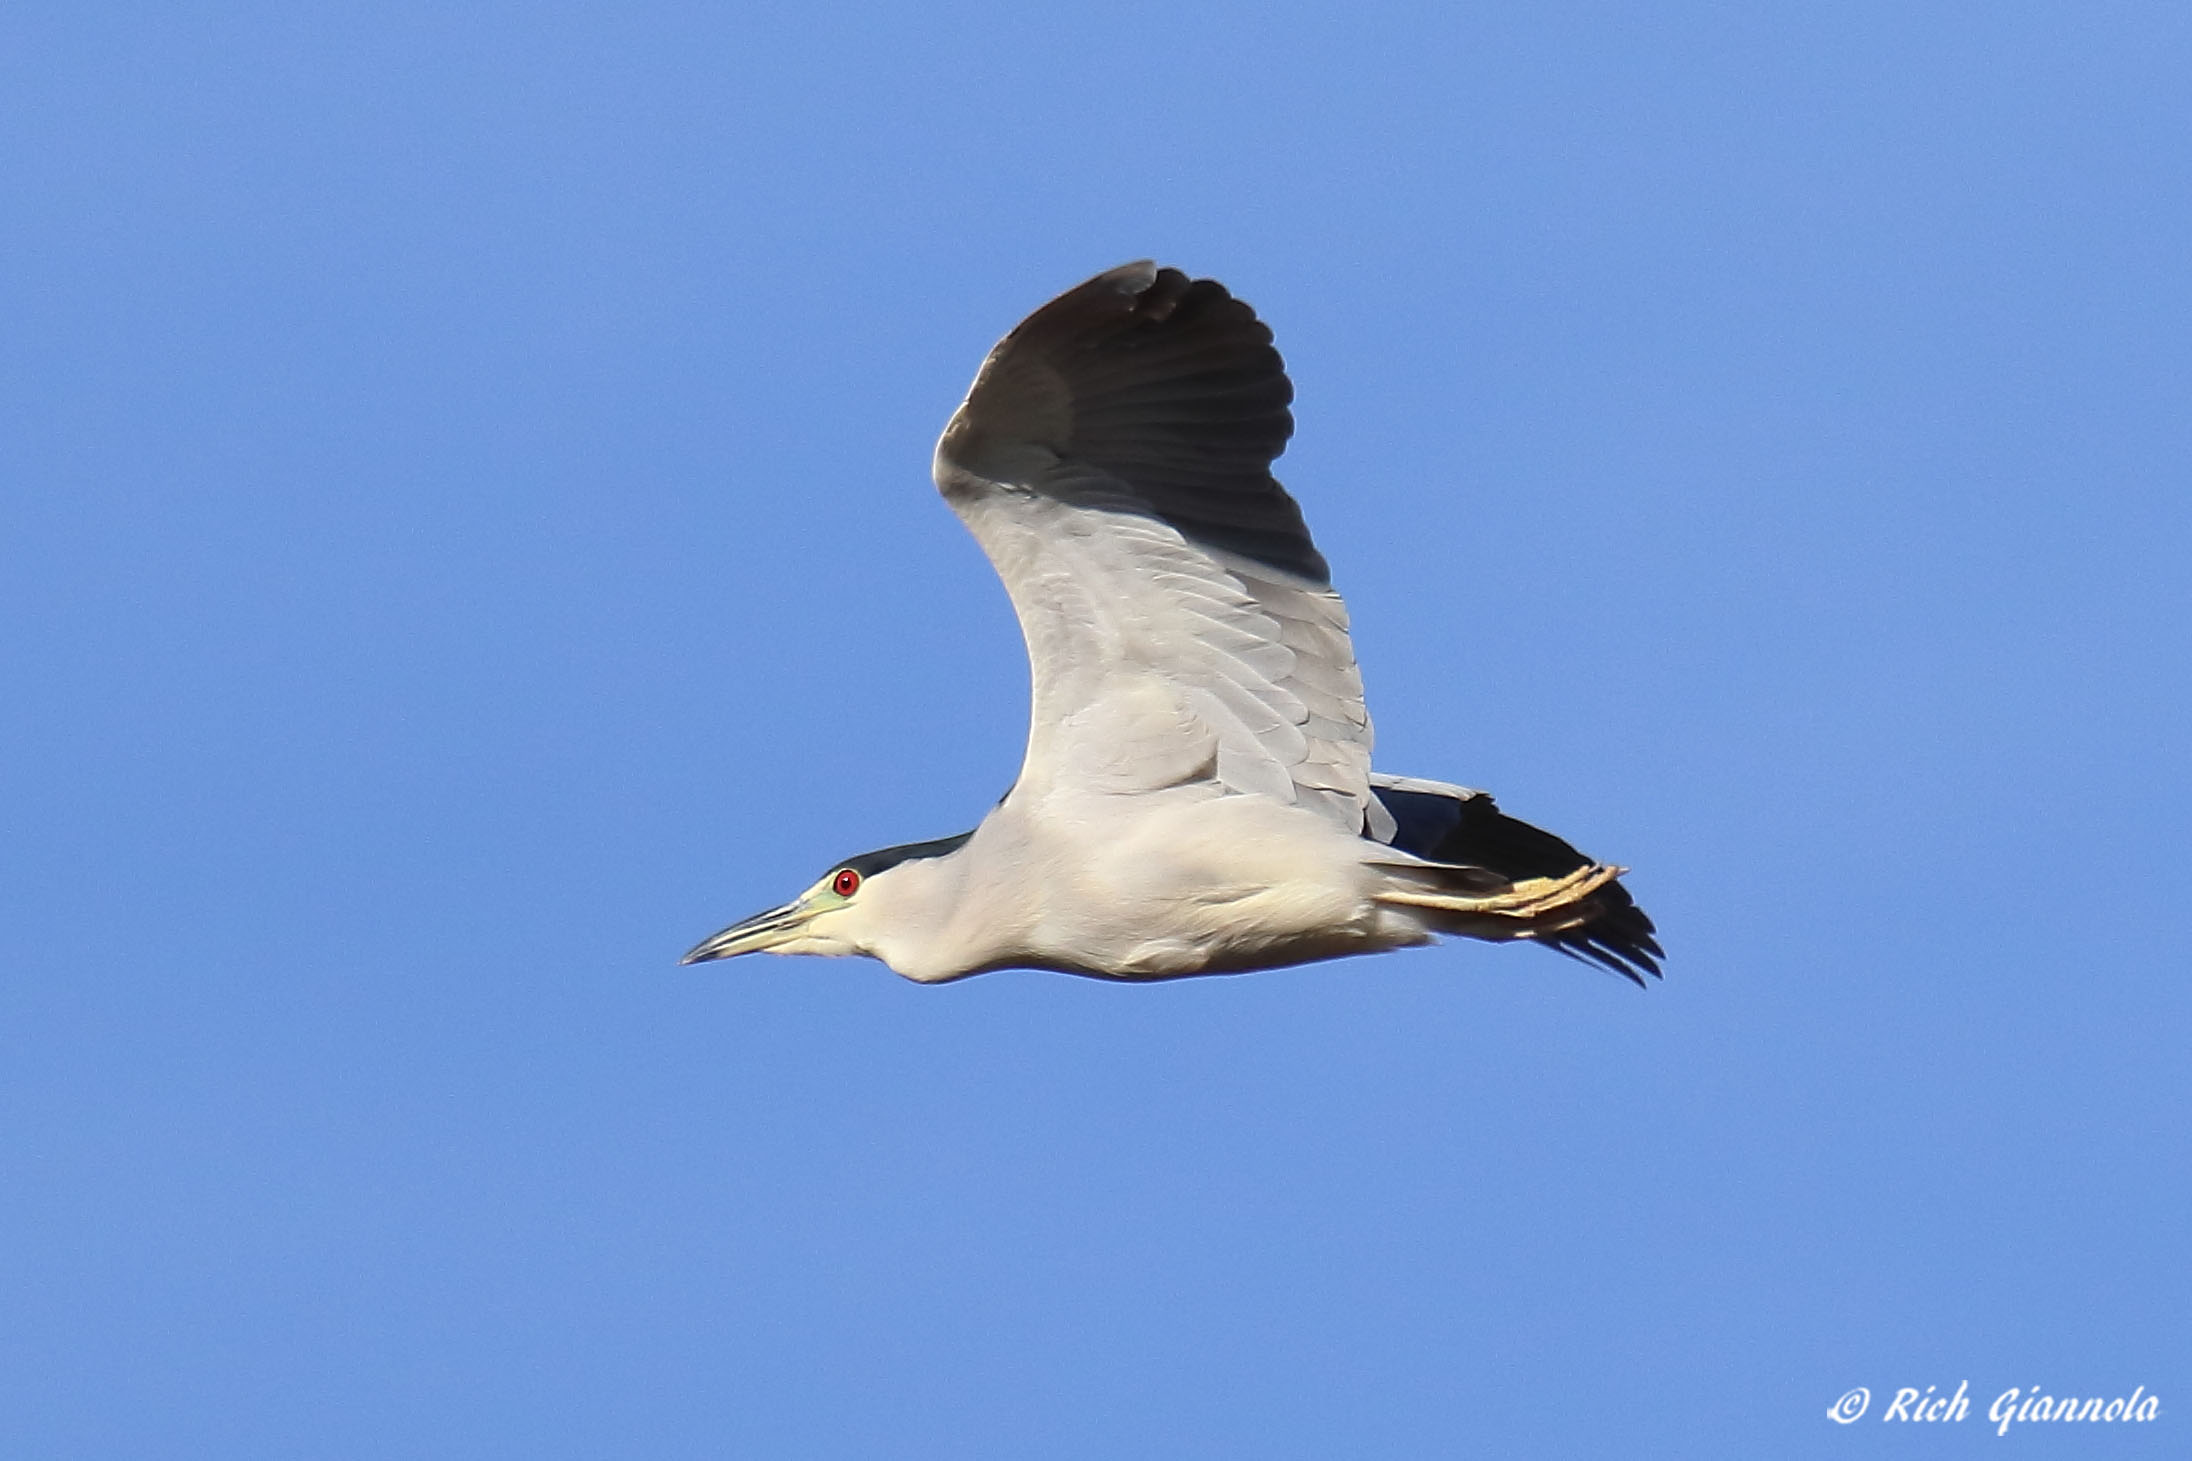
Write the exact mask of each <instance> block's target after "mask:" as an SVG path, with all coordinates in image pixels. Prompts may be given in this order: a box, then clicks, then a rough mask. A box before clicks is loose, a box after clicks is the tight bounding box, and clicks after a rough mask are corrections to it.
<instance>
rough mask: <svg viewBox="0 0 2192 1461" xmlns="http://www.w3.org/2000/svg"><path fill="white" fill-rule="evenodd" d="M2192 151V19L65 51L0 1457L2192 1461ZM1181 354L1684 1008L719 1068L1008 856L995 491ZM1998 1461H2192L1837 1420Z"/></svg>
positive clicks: (1049, 994) (1, 847)
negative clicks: (2040, 1398) (1913, 1398)
mask: <svg viewBox="0 0 2192 1461" xmlns="http://www.w3.org/2000/svg"><path fill="white" fill-rule="evenodd" d="M2188 78H2192V12H2188V11H2187V10H2186V9H2185V8H2184V7H2182V6H2180V5H2176V4H2109V3H2099V4H2090V5H2087V4H2078V5H2071V4H2053V5H2018V4H1968V5H1915V6H1914V5H1908V4H1877V5H1863V4H1856V5H1836V6H1826V7H1818V6H1803V7H1799V6H1793V5H1791V6H1772V5H1756V6H1747V5H1721V4H1714V5H1699V4H1671V5H1652V6H1611V5H1570V4H1529V5H1520V4H1515V5H1495V6H1432V5H1420V6H1396V5H1387V4H1378V3H1368V4H1351V5H1346V6H1329V7H1314V6H1270V5H1262V6H1247V5H1233V6H1224V5H1221V6H1208V7H1201V6H1183V5H1176V4H1167V5H1153V4H1127V5H1111V6H1106V7H1102V8H1088V7H1024V6H1012V5H1004V4H983V3H935V4H925V5H921V6H903V7H876V6H871V5H847V4H830V3H823V4H809V5H801V6H792V5H759V4H756V5H749V6H744V7H739V6H707V5H690V6H675V5H650V4H621V5H614V6H610V5H555V6H545V7H509V6H498V5H485V4H483V5H467V6H461V7H449V6H439V5H436V6H424V5H405V4H388V3H380V4H375V5H372V6H365V7H352V6H312V7H292V6H264V7H254V6H241V5H222V6H204V7H197V6H177V5H145V6H129V5H96V4H94V5H83V4H76V5H44V4H26V5H19V6H14V7H10V9H9V10H8V12H7V14H6V17H5V18H4V19H0V165H4V179H5V181H4V188H0V1451H4V1452H5V1453H6V1454H8V1455H14V1456H40V1457H76V1456H83V1457H108V1456H114V1457H121V1456H128V1457H153V1456H160V1457H165V1456H207V1457H223V1458H235V1457H260V1456H265V1457H300V1456H312V1457H379V1456H392V1455H449V1456H513V1457H520V1456H522V1457H529V1458H530V1457H564V1456H570V1457H582V1456H583V1457H600V1456H634V1457H671V1458H680V1457H719V1456H730V1455H742V1456H743V1455H752V1456H764V1455H776V1456H818V1457H819V1456H844V1457H865V1456H908V1457H916V1456H918V1457H927V1456H937V1457H947V1456H948V1457H965V1456H1056V1457H1120V1456H1243V1457H1331V1456H1434V1455H1461V1454H1482V1455H1504V1456H1524V1455H1547V1456H1609V1455H1621V1454H1627V1455H1653V1456H1680V1457H1693V1456H1706V1455H1728V1456H1814V1455H1816V1456H1835V1457H1840V1456H1851V1455H1875V1454H1877V1455H1888V1454H1893V1455H1899V1456H1911V1455H1977V1454H1982V1453H1984V1454H2006V1453H2004V1452H1995V1451H1989V1450H1986V1448H1988V1447H2001V1446H2011V1447H2014V1448H2015V1449H2017V1450H2018V1452H2019V1453H2020V1454H2022V1455H2027V1456H2029V1455H2056V1454H2061V1455H2073V1454H2076V1455H2083V1454H2092V1455H2105V1456H2110V1457H2128V1456H2156V1455H2165V1454H2169V1455H2180V1456H2181V1455H2185V1454H2192V1429H2188V1427H2192V1327H2188V1326H2192V1320H2188V1314H2192V1264H2188V1261H2187V1254H2188V1252H2192V1217H2188V1210H2192V1205H2188V1202H2187V1196H2188V1193H2192V1143H2188V1118H2187V1094H2188V1085H2192V1081H2188V1076H2187V1051H2188V1050H2192V980H2188V977H2187V976H2188V972H2192V971H2188V969H2187V953H2186V949H2187V936H2186V921H2187V916H2188V913H2192V906H2188V904H2192V899H2188V897H2187V893H2186V879H2187V869H2186V859H2187V856H2188V855H2192V854H2188V851H2187V842H2188V834H2192V792H2188V780H2187V773H2186V762H2187V755H2186V753H2187V750H2188V747H2192V733H2188V725H2187V721H2188V718H2192V717H2188V714H2187V712H2188V706H2192V673H2188V666H2192V654H2188V651H2187V643H2188V640H2192V631H2188V627H2187V625H2188V621H2192V571H2188V568H2187V561H2186V555H2187V549H2188V547H2192V506H2188V502H2192V493H2188V490H2187V484H2188V481H2192V368H2188V367H2192V308H2188V305H2192V80H2188ZM1143 256H1154V257H1157V258H1159V259H1161V260H1164V261H1166V262H1170V263H1175V264H1178V265H1180V266H1182V267H1185V268H1187V269H1189V270H1190V271H1193V272H1197V273H1203V274H1209V275H1212V276H1215V277H1217V278H1220V279H1222V280H1224V281H1225V282H1226V283H1227V284H1228V285H1229V286H1231V287H1232V288H1233V289H1235V290H1236V291H1237V292H1238V293H1239V294H1241V295H1242V296H1243V297H1244V298H1246V299H1248V300H1250V301H1252V302H1253V303H1254V304H1255V305H1256V306H1257V307H1258V309H1259V310H1260V311H1261V312H1262V313H1263V315H1264V317H1265V318H1266V319H1268V320H1269V321H1270V322H1271V323H1272V324H1273V326H1274V327H1275V328H1276V330H1277V332H1278V338H1279V344H1280V347H1281V348H1282V350H1283V351H1284V352H1285V353H1286V356H1287V358H1288V361H1289V363H1290V366H1291V369H1292V373H1293V376H1294V379H1295V383H1296V386H1297V390H1298V393H1299V400H1298V404H1297V416H1298V421H1299V430H1298V434H1297V436H1296V438H1295V445H1294V447H1293V449H1292V450H1291V451H1290V452H1289V453H1288V455H1287V456H1286V457H1285V458H1284V460H1283V461H1282V462H1281V464H1280V474H1281V476H1282V477H1283V478H1284V479H1285V480H1286V481H1287V483H1288V484H1289V485H1290V486H1291V487H1292V488H1293V490H1294V491H1295V493H1296V494H1297V496H1299V498H1300V499H1301V501H1302V503H1303V505H1304V507H1305V509H1306V510H1307V512H1308V515H1309V519H1310V522H1311V524H1312V526H1313V527H1314V528H1315V530H1316V532H1317V536H1318V539H1319V542H1320V544H1321V546H1322V547H1323V549H1324V551H1325V552H1326V554H1327V556H1328V557H1329V558H1330V559H1331V561H1332V564H1333V568H1334V573H1335V576H1336V579H1337V581H1338V583H1339V585H1340V587H1341V588H1342V589H1343V590H1344V591H1345V592H1346V593H1347V595H1348V598H1349V601H1350V603H1351V605H1352V607H1353V611H1354V615H1355V622H1356V627H1357V640H1356V642H1357V645H1358V648H1359V650H1360V653H1361V656H1362V659H1363V663H1364V666H1365V671H1366V675H1367V679H1368V684H1369V687H1370V692H1371V703H1372V708H1373V710H1374V712H1375V714H1376V716H1377V718H1378V729H1379V734H1380V741H1379V762H1380V764H1381V765H1382V766H1383V767H1384V768H1386V769H1388V770H1392V771H1397V772H1405V773H1414V774H1420V775H1428V776H1435V777H1440V778H1445V779H1451V780H1456V781H1461V782H1465V783H1468V784H1471V785H1477V786H1483V787H1488V788H1491V789H1493V790H1494V791H1496V792H1497V793H1498V795H1499V796H1500V799H1501V803H1502V805H1503V806H1504V807H1506V808H1507V809H1508V810H1509V811H1511V812H1513V813H1515V814H1516V815H1519V816H1522V817H1525V818H1528V819H1530V820H1534V821H1538V822H1541V823H1543V824H1545V825H1547V826H1550V827H1553V828H1555V829H1558V830H1559V831H1561V832H1562V833H1564V834H1565V835H1567V836H1569V837H1571V838H1572V839H1574V840H1576V841H1577V842H1579V843H1580V844H1582V845H1583V846H1584V847H1586V848H1587V849H1588V850H1590V851H1592V852H1593V853H1595V854H1597V855H1599V856H1601V857H1604V858H1607V859H1609V860H1613V861H1618V862H1621V863H1625V864H1629V865H1631V866H1633V867H1634V869H1635V872H1634V874H1633V876H1632V878H1631V885H1632V886H1633V888H1634V889H1635V890H1636V892H1637V895H1638V896H1639V898H1640V899H1641V900H1642V901H1643V902H1644V903H1645V905H1646V906H1647V907H1648V908H1649V909H1650V910H1651V912H1652V913H1653V914H1654V915H1655V916H1656V917H1657V918H1658V920H1659V923H1660V926H1661V929H1662V931H1663V934H1664V938H1665V942H1666V945H1667V948H1668V952H1669V961H1668V966H1667V978H1666V980H1665V982H1664V984H1661V985H1658V986H1655V987H1654V988H1652V989H1651V990H1650V991H1648V992H1638V991H1637V990H1634V989H1632V988H1629V987H1628V986H1626V985H1624V984H1623V983H1622V982H1621V981H1619V980H1616V979H1614V978H1612V977H1610V976H1607V975H1604V974H1599V973H1594V972H1592V971H1590V970H1587V969H1585V968H1583V967H1581V966H1578V965H1575V964H1571V963H1568V962H1566V961H1564V960H1561V959H1558V958H1555V957H1553V956H1552V955H1550V954H1547V953H1545V952H1543V951H1541V950H1535V949H1530V948H1527V947H1507V948H1493V947H1487V946H1483V945H1476V944H1450V945H1445V946H1442V947H1439V948H1436V949H1429V950H1418V951H1411V952H1408V953H1405V954H1396V955H1388V956H1384V957H1381V958H1377V959H1370V960H1356V961H1350V962H1342V963H1334V964H1327V965H1322V966H1313V967H1308V968H1301V969H1293V970H1285V971H1278V972H1272V973H1264V974H1257V975H1252V976H1249V977H1245V978H1238V979H1215V980H1201V981H1189V982H1185V983H1179V984H1172V985H1165V986H1157V987H1148V988H1130V987H1111V986H1106V985H1101V984H1097V983H1093V982H1088V981H1081V980H1074V979H1069V978H1064V977H1061V976H1057V975H1050V974H1034V973H1019V972H1015V973H1003V974H996V975H990V976H986V977H983V978H980V979H976V980H972V981H969V982H966V983H963V984H958V985H953V986H948V987H943V988H923V987H918V986H915V985H912V984H908V983H905V982H903V981H901V980H899V979H897V978H895V977H894V976H892V975H891V974H890V973H888V972H887V971H886V970H884V969H883V968H882V967H881V966H880V965H876V964H872V963H868V962H865V961H859V960H842V961H830V962H824V961H808V960H782V959H769V960H762V959H755V960H742V961H738V962H736V963H732V964H728V965H715V966H709V967H703V968H696V969H681V968H679V967H677V965H676V958H677V956H678V954H679V953H680V952H681V951H682V950H684V949H685V948H686V947H687V946H688V945H690V944H691V943H692V942H694V941H695V940H696V939H698V938H700V937H701V936H703V935H705V934H707V933H709V932H711V931H713V930H715V929H716V928H718V927H720V926H722V925H723V924H725V923H728V922H730V921H731V920H732V919H734V918H736V917H739V916H742V915H744V914H746V913H749V912H752V911H754V910H756V909H758V908H760V907H762V906H764V905H767V904H770V903H773V902H776V901H778V900H780V899H781V898H783V897H785V896H787V895H789V894H790V893H792V892H794V891H796V890H797V889H798V888H800V887H802V886H804V885H805V884H806V883H807V882H808V881H809V880H810V879H811V878H813V877H815V876H817V875H818V874H819V873H821V872H822V871H824V870H826V869H827V867H828V866H829V864H830V861H831V859H833V858H835V857H838V856H840V855H843V854H847V853H850V852H855V851H859V850H863V849H866V848H871V847H876V846H880V845H884V844H888V843H893V842H898V841H904V840H909V839H914V838H922V837H930V836H938V835H943V834H946V833H951V832H956V831H960V830H963V829H964V828H966V827H968V826H970V825H971V824H972V823H973V821H974V820H975V819H976V818H977V817H978V816H979V815H980V814H981V812H982V811H983V810H985V809H986V808H987V807H988V806H989V804H990V803H991V801H992V800H994V798H995V797H996V796H997V794H998V793H999V792H1000V791H1002V790H1003V789H1004V787H1005V786H1006V784H1007V783H1008V782H1009V781H1010V780H1011V778H1012V776H1013V773H1014V771H1015V769H1016V767H1017V764H1018V757H1019V754H1020V746H1021V740H1022V736H1023V733H1024V728H1025V707H1024V696H1025V693H1026V674H1025V666H1024V661H1023V658H1022V654H1021V649H1020V646H1019V641H1018V636H1017V631H1016V629H1015V627H1014V624H1013V621H1012V619H1011V616H1010V612H1009V608H1008V606H1007V604H1006V602H1005V598H1004V595H1003V593H1002V591H1001V590H1000V589H999V588H998V586H997V584H996V582H995V581H994V579H993V578H992V577H991V575H990V574H989V571H988V569H987V567H986V566H985V564H984V563H983V560H982V559H981V557H980V556H979V554H978V553H977V551H976V549H975V547H974V545H973V543H972V542H971V540H970V539H968V538H967V537H966V535H965V534H964V532H963V531H962V530H961V528H960V527H959V525H958V523H957V522H956V521H955V520H954V519H953V518H952V516H951V515H950V514H949V512H947V511H946V510H945V509H944V507H943V506H942V505H941V504H940V503H939V502H938V501H937V500H936V498H935V495H934V493H933V491H932V490H931V488H930V487H929V484H928V480H927V470H928V460H929V451H930V447H931V443H932V442H933V440H934V436H935V433H936V431H937V430H938V429H939V428H940V427H941V425H942V423H943V421H944V419H945V417H946V415H947V414H948V413H949V412H950V411H951V409H952V408H953V407H954V406H955V405H956V403H957V402H958V399H959V397H960V394H961V393H962V392H963V390H964V389H965V386H966V384H967V382H968V380H969V379H970V377H971V375H972V373H973V371H974V368H975V366H976V364H977V363H978V362H979V361H980V359H981V356H982V353H983V352H984V351H985V350H986V349H987V348H988V347H989V345H990V344H991V343H992V342H993V341H994V339H995V338H996V337H997V336H998V335H999V334H1000V333H1002V332H1003V331H1004V330H1005V329H1006V328H1008V327H1009V326H1010V325H1012V324H1013V323H1014V322H1015V321H1016V320H1017V319H1019V318H1020V317H1021V316H1022V315H1023V314H1024V313H1026V312H1027V311H1028V310H1030V309H1032V308H1033V307H1035V306H1036V305H1038V304H1040V303H1041V302H1042V301H1043V300H1045V299H1046V298H1048V297H1050V296H1051V295H1052V294H1054V293H1056V292H1058V291H1059V290H1062V289H1064V288H1066V287H1067V286H1070V285H1072V284H1074V283H1076V282H1078V281H1079V280H1081V279H1082V278H1084V277H1086V276H1088V275H1090V274H1092V273H1095V272H1096V271H1098V270H1100V269H1103V268H1106V267H1109V266H1111V265H1114V264H1117V263H1120V262H1122V261H1124V260H1127V259H1132V258H1138V257H1143ZM1960 1381H1961V1382H1965V1383H1968V1385H1969V1386H1970V1388H1971V1391H1972V1393H1974V1394H1976V1395H1978V1396H1979V1397H1980V1401H1981V1406H1982V1407H1983V1406H1984V1404H1985V1403H1986V1402H1987V1401H1988V1400H1991V1398H1992V1397H1993V1396H1994V1395H1996V1394H1998V1393H2000V1392H2001V1391H2003V1390H2005V1389H2007V1388H2008V1387H2010V1386H2019V1387H2030V1386H2039V1387H2041V1388H2043V1389H2046V1390H2049V1391H2051V1392H2055V1393H2072V1392H2075V1393H2079V1394H2094V1395H2100V1396H2104V1397H2105V1396H2113V1395H2119V1394H2128V1393H2129V1392H2131V1391H2132V1390H2133V1388H2134V1387H2136V1386H2144V1387H2145V1388H2146V1390H2147V1391H2148V1392H2151V1393H2158V1394H2159V1395H2161V1397H2162V1401H2163V1407H2164V1410H2163V1418H2162V1419H2161V1420H2159V1421H2157V1422H2155V1423H2153V1424H2152V1425H2148V1426H2144V1427H2139V1426H2121V1425H2119V1426H2115V1427H2099V1426H2086V1427H2037V1426H2035V1427H2028V1428H2025V1429H2024V1430H2021V1431H2013V1432H2012V1434H2011V1437H2010V1439H2009V1440H2008V1441H2006V1442H2005V1441H1999V1440H1996V1439H1995V1438H1994V1437H1993V1435H1992V1434H1991V1428H1990V1426H1989V1425H1988V1423H1987V1422H1986V1421H1985V1420H1984V1419H1983V1417H1980V1416H1976V1415H1975V1416H1974V1417H1973V1419H1972V1420H1971V1421H1969V1422H1966V1423H1963V1424H1962V1425H1959V1426H1948V1427H1942V1428H1937V1429H1936V1430H1934V1431H1933V1432H1931V1433H1928V1434H1926V1435H1923V1436H1913V1435H1909V1434H1904V1433H1902V1431H1901V1429H1900V1428H1897V1427H1892V1426H1886V1425H1882V1424H1880V1423H1878V1422H1877V1421H1876V1420H1875V1419H1874V1418H1873V1416H1870V1415H1868V1416H1867V1417H1866V1419H1865V1420H1864V1421H1863V1422H1861V1423H1859V1424H1856V1425H1852V1426H1850V1427H1847V1428H1844V1427H1841V1426H1837V1425H1835V1424H1833V1423H1832V1422H1830V1421H1829V1420H1828V1419H1827V1415H1826V1410H1827V1407H1828V1406H1829V1405H1830V1404H1831V1403H1832V1402H1833V1401H1834V1400H1835V1398H1836V1397H1837V1396H1839V1395H1840V1394H1842V1393H1843V1392H1844V1391H1846V1390H1848V1389H1850V1388H1851V1387H1853V1386H1858V1385H1863V1386H1868V1387H1870V1388H1871V1389H1872V1390H1873V1392H1874V1394H1875V1397H1876V1398H1875V1401H1874V1405H1873V1411H1874V1415H1877V1414H1878V1412H1879V1411H1880V1410H1881V1409H1882V1408H1883V1407H1884V1406H1885V1405H1886V1403H1887V1398H1888V1396H1889V1395H1890V1394H1892V1392H1893V1391H1894V1390H1895V1389H1896V1388H1897V1387H1899V1386H1904V1385H1910V1386H1915V1387H1919V1388H1923V1387H1924V1386H1927V1385H1937V1386H1939V1387H1941V1389H1942V1390H1949V1389H1953V1388H1954V1387H1955V1385H1956V1384H1957V1383H1958V1382H1960ZM2066 1431H2067V1432H2068V1433H2067V1434H2066V1433H2065V1432H2066Z"/></svg>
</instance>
